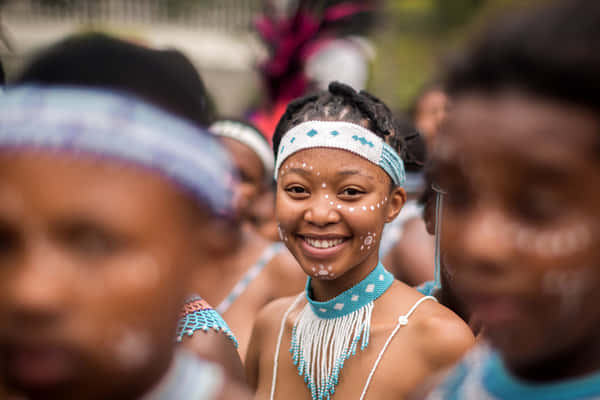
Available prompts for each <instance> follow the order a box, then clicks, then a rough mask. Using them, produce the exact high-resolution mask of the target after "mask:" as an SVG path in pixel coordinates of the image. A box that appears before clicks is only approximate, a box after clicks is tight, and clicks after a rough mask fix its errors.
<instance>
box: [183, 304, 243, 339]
mask: <svg viewBox="0 0 600 400" xmlns="http://www.w3.org/2000/svg"><path fill="white" fill-rule="evenodd" d="M209 329H214V330H215V331H216V332H222V333H223V334H224V335H225V336H227V337H228V338H229V340H231V341H232V342H233V344H234V346H235V348H236V349H237V348H238V341H237V339H236V338H235V335H234V334H233V332H232V331H231V329H229V326H228V325H227V323H226V322H225V320H224V319H223V318H222V317H221V315H220V314H219V313H218V312H216V311H215V310H214V309H213V308H212V307H210V306H209V305H208V303H206V302H205V301H204V300H203V299H202V298H201V297H200V296H192V297H190V298H189V299H188V300H187V301H186V304H185V306H184V312H183V314H182V316H181V318H180V319H179V324H178V325H177V333H176V340H177V342H181V341H182V340H183V337H184V336H185V335H188V336H192V335H193V334H194V333H195V332H197V331H203V332H208V330H209Z"/></svg>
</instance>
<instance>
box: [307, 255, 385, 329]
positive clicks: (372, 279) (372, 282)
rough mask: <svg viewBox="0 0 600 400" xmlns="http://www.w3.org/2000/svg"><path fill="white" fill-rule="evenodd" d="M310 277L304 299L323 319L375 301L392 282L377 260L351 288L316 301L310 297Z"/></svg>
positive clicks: (346, 313)
mask: <svg viewBox="0 0 600 400" xmlns="http://www.w3.org/2000/svg"><path fill="white" fill-rule="evenodd" d="M310 282H311V278H310V277H309V278H308V280H307V281H306V300H308V303H309V304H310V307H311V308H312V310H313V312H314V313H315V314H316V315H317V316H319V317H320V318H324V319H332V318H339V317H343V316H344V315H348V314H350V313H353V312H354V311H356V310H358V309H359V308H362V307H364V306H365V305H367V304H368V303H370V302H372V301H375V300H376V299H377V298H378V297H379V296H381V295H382V294H383V293H384V292H385V291H386V290H387V289H388V288H389V287H390V286H391V285H392V283H393V282H394V276H393V275H392V274H391V273H390V272H389V271H388V270H386V269H385V267H384V266H383V264H382V263H381V262H379V263H378V264H377V267H375V269H374V270H373V271H371V273H370V274H369V275H367V277H366V278H365V279H363V280H362V281H360V282H359V283H357V284H356V285H355V286H353V287H352V288H350V289H348V290H346V291H345V292H343V293H341V294H340V295H338V296H336V297H334V298H333V299H331V300H328V301H316V300H313V299H311V298H310V294H311V289H310Z"/></svg>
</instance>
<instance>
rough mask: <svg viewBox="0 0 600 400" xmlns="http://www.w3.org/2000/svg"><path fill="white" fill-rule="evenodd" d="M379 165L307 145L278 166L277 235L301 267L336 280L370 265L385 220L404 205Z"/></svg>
mask: <svg viewBox="0 0 600 400" xmlns="http://www.w3.org/2000/svg"><path fill="white" fill-rule="evenodd" d="M390 188H391V180H390V178H389V177H388V175H387V174H386V173H385V172H384V171H383V170H382V169H381V168H380V167H378V166H376V165H374V164H372V163H371V162H369V161H367V160H365V159H363V158H361V157H359V156H357V155H354V154H352V153H350V152H348V151H345V150H337V149H324V148H316V149H308V150H303V151H300V152H298V153H296V154H294V155H292V156H290V157H289V158H288V159H287V160H286V161H285V162H284V163H283V164H282V165H281V168H280V171H279V177H278V182H277V205H276V214H277V220H278V221H279V229H280V235H281V237H282V240H283V241H284V243H285V244H286V245H287V246H288V248H289V249H290V251H291V252H292V254H293V255H294V256H295V257H296V259H297V260H298V262H299V263H300V265H301V266H302V268H303V269H304V272H305V273H306V274H308V275H310V276H312V277H314V278H317V279H325V280H327V279H329V280H332V279H337V278H339V277H340V276H342V275H344V274H346V273H347V272H348V271H351V270H352V271H353V273H355V274H357V275H358V276H361V275H363V274H364V271H363V270H362V269H361V268H356V267H357V266H365V268H369V267H373V266H375V264H376V263H377V260H378V254H377V252H378V248H379V242H380V239H381V232H382V230H383V225H384V223H385V222H388V221H390V220H392V219H393V218H394V217H395V216H396V215H397V213H398V212H399V211H400V208H401V207H402V205H403V202H404V199H405V194H404V191H403V190H402V189H398V188H395V189H393V190H390Z"/></svg>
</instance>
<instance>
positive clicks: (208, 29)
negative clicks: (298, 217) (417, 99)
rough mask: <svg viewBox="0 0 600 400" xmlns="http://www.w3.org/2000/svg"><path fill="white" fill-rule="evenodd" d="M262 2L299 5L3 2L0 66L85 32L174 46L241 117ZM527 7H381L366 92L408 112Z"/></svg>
mask: <svg viewBox="0 0 600 400" xmlns="http://www.w3.org/2000/svg"><path fill="white" fill-rule="evenodd" d="M265 1H269V3H270V4H271V6H273V5H275V6H281V7H282V8H283V6H284V5H286V3H288V5H289V3H292V4H293V2H294V1H297V0H0V18H1V20H0V21H1V29H0V59H2V62H3V63H4V65H5V69H6V70H7V73H8V78H9V80H10V77H11V75H14V74H15V73H16V71H18V69H19V68H20V66H21V65H22V64H23V63H24V62H26V60H27V59H28V57H30V56H31V55H32V54H33V53H34V52H35V51H37V50H39V49H41V48H43V47H44V46H46V45H47V44H49V43H52V42H54V41H56V40H59V39H61V38H63V37H64V36H66V35H68V34H72V33H77V32H85V31H89V30H101V31H105V32H108V33H113V34H116V35H119V36H120V37H124V38H128V39H130V40H134V41H138V42H140V43H146V44H148V45H150V46H154V47H159V48H164V47H175V48H177V49H179V50H181V51H183V52H184V53H185V54H186V55H187V56H188V57H190V59H192V61H193V62H194V63H195V65H196V66H197V67H198V69H199V70H200V72H201V74H202V76H203V78H204V80H205V82H206V85H207V87H208V89H209V90H210V92H211V94H212V95H213V97H214V100H215V103H216V105H217V108H218V109H219V111H220V112H222V113H224V114H228V115H242V114H243V113H244V111H245V110H247V109H248V108H249V107H251V106H252V105H253V104H257V103H258V100H259V99H260V97H261V95H262V88H261V83H260V78H259V76H258V74H257V73H256V70H255V66H256V65H257V63H258V62H260V60H262V59H264V57H265V55H266V51H265V49H264V48H263V47H262V45H261V43H260V41H259V40H258V39H257V36H256V35H255V33H254V28H253V24H252V22H253V20H254V18H255V17H256V15H257V14H258V13H259V12H260V11H261V10H262V9H263V6H264V3H265ZM315 1H317V0H315ZM318 1H326V0H318ZM532 1H536V0H386V2H385V6H384V7H385V9H384V10H382V11H383V12H382V13H381V15H382V18H381V21H380V23H379V26H378V28H377V29H376V30H375V31H374V33H373V34H372V37H371V38H370V39H371V43H372V44H373V46H374V49H375V54H376V56H375V59H374V61H373V65H372V71H371V73H370V79H369V84H368V89H370V90H371V91H373V92H374V93H376V94H377V95H378V96H380V97H382V98H383V100H385V101H386V102H387V103H388V104H390V105H392V106H393V107H395V108H405V107H407V106H408V105H409V103H410V101H411V99H412V97H413V96H414V95H415V93H417V92H418V91H419V89H420V88H421V86H422V85H423V84H424V83H425V82H427V81H428V80H429V79H431V78H432V77H433V76H435V74H436V71H437V65H438V64H439V61H440V59H441V58H442V56H443V55H444V54H446V53H448V52H449V51H450V50H451V49H452V48H454V47H456V46H457V45H459V44H461V43H462V40H463V37H465V36H466V34H467V33H470V32H471V31H472V30H474V29H477V28H478V27H479V26H481V25H482V24H484V23H485V21H486V20H487V17H488V16H490V15H491V14H496V13H497V12H502V10H503V9H505V8H507V7H508V6H512V5H519V6H521V5H523V4H525V3H528V2H532ZM538 1H540V0H538ZM542 1H543V0H542Z"/></svg>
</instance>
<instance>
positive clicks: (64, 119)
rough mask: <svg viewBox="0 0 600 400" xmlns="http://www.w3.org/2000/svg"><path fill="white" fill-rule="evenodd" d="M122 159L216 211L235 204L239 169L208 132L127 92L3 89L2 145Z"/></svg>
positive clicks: (227, 209)
mask: <svg viewBox="0 0 600 400" xmlns="http://www.w3.org/2000/svg"><path fill="white" fill-rule="evenodd" d="M11 149H12V150H18V149H38V150H42V149H48V150H51V151H61V150H62V151H65V152H69V153H75V154H78V155H81V156H82V157H83V156H86V155H93V156H96V157H101V158H103V159H107V160H111V159H120V160H123V161H127V162H131V163H134V164H136V165H139V166H142V167H146V168H148V169H149V170H152V171H156V172H157V173H162V174H163V175H165V176H167V177H168V178H170V179H171V180H172V181H174V182H175V183H177V184H179V185H180V186H182V187H183V188H185V189H187V190H188V191H190V192H191V193H192V194H193V195H194V196H195V198H196V199H198V200H200V201H201V202H202V203H203V204H205V205H208V206H209V208H210V209H212V210H213V211H214V212H215V213H217V214H219V215H229V214H230V213H231V212H232V211H233V202H232V188H233V181H234V175H233V174H234V170H233V169H232V165H231V162H230V160H229V158H228V155H227V153H226V152H225V150H224V149H223V146H222V145H221V144H220V143H219V141H218V140H216V139H215V138H214V137H213V136H212V135H210V134H209V133H208V132H206V131H203V130H201V129H200V128H198V127H196V126H194V125H192V124H190V123H187V122H185V121H183V120H181V119H180V118H176V117H175V116H172V115H171V114H168V113H166V112H164V111H162V110H160V109H158V108H156V107H154V106H152V105H150V104H147V103H145V102H143V101H140V100H139V99H137V98H135V97H133V96H128V95H125V94H121V93H117V92H113V91H109V90H103V89H90V88H76V87H57V86H54V87H42V86H21V87H19V86H16V87H14V88H11V89H9V90H6V91H5V92H4V93H3V94H2V96H0V150H1V151H6V150H11Z"/></svg>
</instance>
